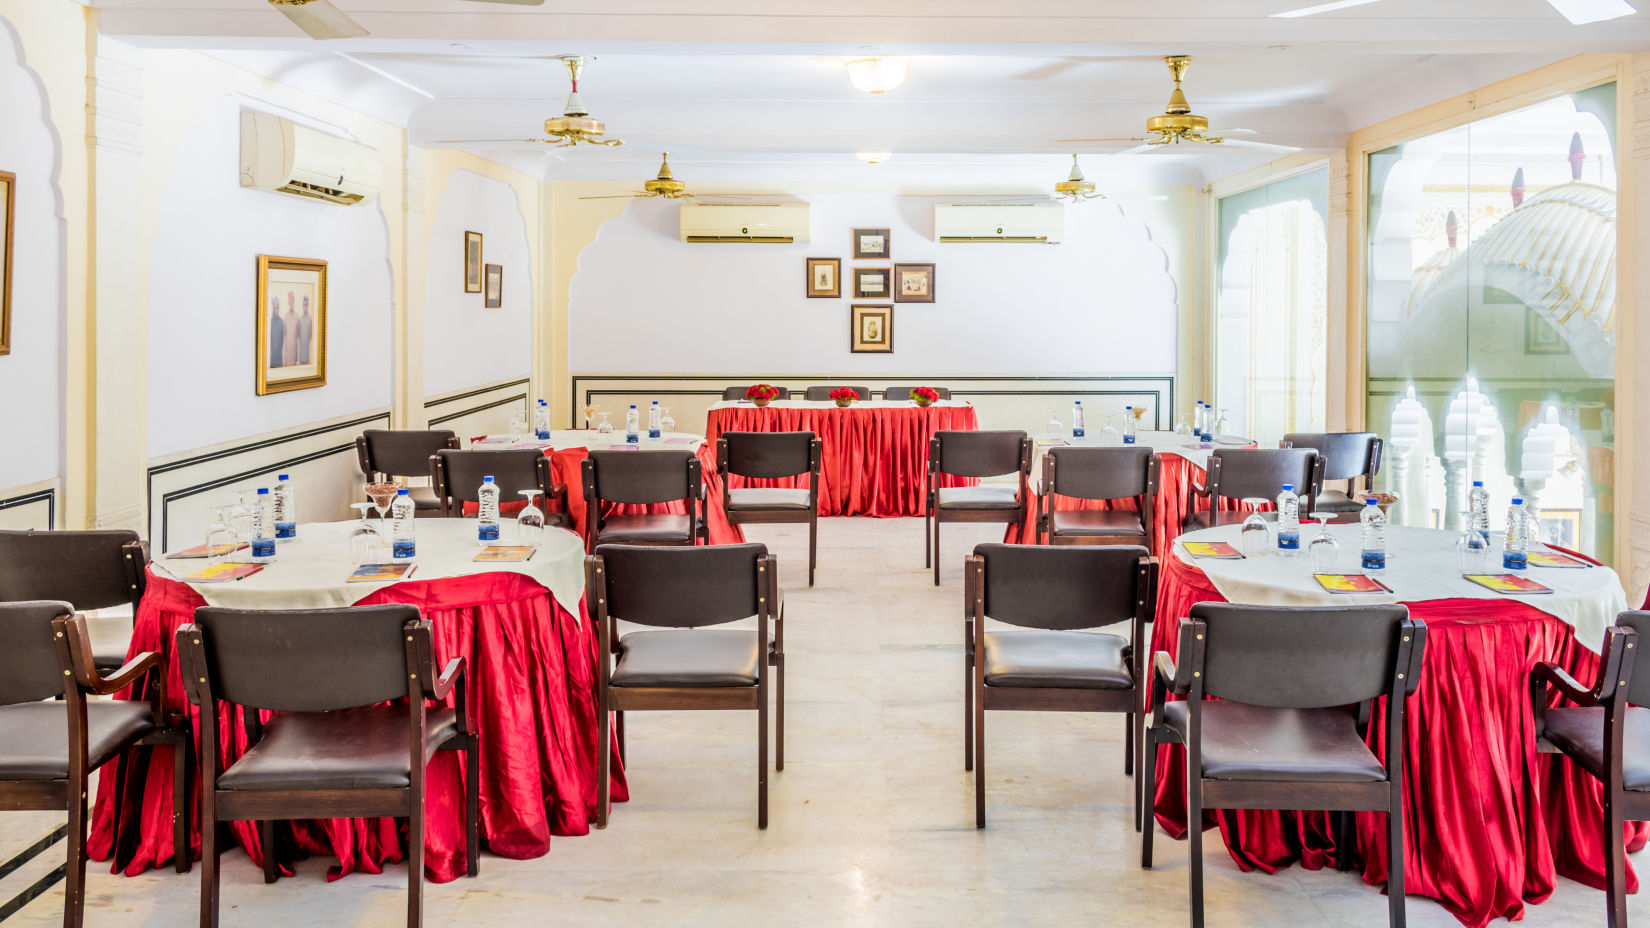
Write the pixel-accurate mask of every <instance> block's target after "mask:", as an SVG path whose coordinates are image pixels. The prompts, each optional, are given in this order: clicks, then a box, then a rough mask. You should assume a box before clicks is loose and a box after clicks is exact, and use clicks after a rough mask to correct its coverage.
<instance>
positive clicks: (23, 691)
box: [0, 601, 191, 928]
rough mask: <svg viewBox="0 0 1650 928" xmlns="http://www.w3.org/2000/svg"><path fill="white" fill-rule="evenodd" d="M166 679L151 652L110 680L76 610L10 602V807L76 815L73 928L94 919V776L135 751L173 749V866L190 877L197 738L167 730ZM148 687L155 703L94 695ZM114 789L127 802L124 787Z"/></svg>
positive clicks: (0, 804) (4, 796)
mask: <svg viewBox="0 0 1650 928" xmlns="http://www.w3.org/2000/svg"><path fill="white" fill-rule="evenodd" d="M164 673H165V668H164V667H163V666H162V664H161V659H160V655H158V654H155V653H154V652H150V651H146V652H144V653H142V654H138V655H136V656H135V657H133V658H132V660H131V661H130V662H129V663H127V664H126V665H125V666H123V667H121V668H120V669H119V670H118V671H116V672H115V673H114V674H112V675H110V676H107V677H105V676H102V675H100V674H99V673H98V672H97V669H96V668H95V667H93V666H92V655H91V649H90V643H89V641H88V639H87V635H86V620H85V619H84V618H83V617H81V616H77V615H75V614H74V607H73V606H71V605H69V604H68V603H66V602H50V601H39V602H14V603H0V809H3V810H5V811H8V812H10V811H22V810H28V809H39V810H56V811H61V812H67V813H68V816H69V824H68V841H67V843H68V860H67V861H66V862H65V863H64V866H63V879H64V888H65V898H64V900H63V924H64V926H65V928H79V926H80V925H82V924H83V923H84V917H85V907H86V827H87V819H86V800H87V794H88V791H89V789H90V787H89V784H88V782H87V781H88V778H89V777H90V776H91V773H92V771H94V770H97V769H99V768H101V767H102V766H103V765H104V764H106V763H108V762H109V761H111V760H113V759H115V758H116V757H119V756H121V755H122V754H124V753H126V752H127V751H128V750H129V749H131V748H133V747H137V746H139V745H149V744H166V745H170V746H171V747H172V770H173V776H172V781H173V791H172V799H173V803H174V805H173V816H172V859H173V862H174V864H175V865H176V867H177V870H178V872H179V873H187V872H189V858H190V854H191V845H190V842H189V811H188V802H187V800H186V797H187V796H188V792H187V788H188V787H187V771H188V758H189V751H188V750H187V748H186V747H185V746H186V745H187V744H188V738H189V734H188V732H187V731H184V732H176V731H172V730H170V729H167V728H166V727H165V721H164V719H165V715H164V713H163V712H162V711H161V696H160V686H161V684H160V679H161V675H162V674H164ZM145 683H147V684H148V696H149V698H148V699H147V700H130V701H127V700H111V699H99V700H95V701H93V700H88V699H87V698H86V697H87V696H94V695H95V696H111V695H113V694H115V693H118V692H120V691H121V690H124V689H126V688H127V687H129V686H141V685H143V684H145ZM53 697H60V698H56V699H54V698H53ZM112 792H113V795H114V796H115V797H116V801H117V802H118V801H119V797H120V794H121V790H119V789H116V790H113V791H112ZM116 817H117V818H118V817H119V812H118V810H117V812H116Z"/></svg>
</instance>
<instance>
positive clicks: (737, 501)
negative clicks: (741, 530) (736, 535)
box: [716, 432, 820, 586]
mask: <svg viewBox="0 0 1650 928" xmlns="http://www.w3.org/2000/svg"><path fill="white" fill-rule="evenodd" d="M819 444H820V443H819V439H818V438H816V437H815V436H814V433H812V432H723V433H722V437H721V438H719V439H717V440H716V471H717V473H718V474H720V475H721V477H722V508H723V509H725V510H727V513H728V521H729V522H731V523H733V524H734V525H745V524H758V523H775V522H805V523H807V525H808V585H809V586H813V585H814V565H815V563H816V562H817V561H818V559H819ZM798 474H807V475H808V488H807V489H806V490H794V489H788V488H785V487H745V488H741V489H737V490H735V489H731V488H730V487H729V480H728V476H729V475H736V476H740V477H752V478H758V479H763V478H770V479H772V478H780V477H795V476H797V475H798Z"/></svg>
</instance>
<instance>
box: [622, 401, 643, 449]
mask: <svg viewBox="0 0 1650 928" xmlns="http://www.w3.org/2000/svg"><path fill="white" fill-rule="evenodd" d="M641 422H642V418H641V415H640V414H639V413H637V412H636V406H635V404H631V406H630V411H629V412H627V413H625V414H624V440H625V444H628V445H634V444H639V443H640V442H641V436H639V435H638V434H637V429H638V428H640V427H641Z"/></svg>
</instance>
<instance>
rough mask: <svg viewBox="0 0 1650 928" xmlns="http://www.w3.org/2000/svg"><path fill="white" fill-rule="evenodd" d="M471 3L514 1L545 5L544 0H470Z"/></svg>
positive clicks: (524, 3)
mask: <svg viewBox="0 0 1650 928" xmlns="http://www.w3.org/2000/svg"><path fill="white" fill-rule="evenodd" d="M470 2H471V3H512V4H515V5H516V6H543V5H544V0H470Z"/></svg>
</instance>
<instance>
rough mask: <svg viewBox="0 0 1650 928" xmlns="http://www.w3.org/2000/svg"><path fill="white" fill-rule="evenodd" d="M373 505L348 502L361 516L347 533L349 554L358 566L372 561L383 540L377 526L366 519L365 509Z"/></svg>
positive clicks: (376, 555)
mask: <svg viewBox="0 0 1650 928" xmlns="http://www.w3.org/2000/svg"><path fill="white" fill-rule="evenodd" d="M374 505H375V504H374V503H350V504H349V506H350V508H351V509H354V510H356V511H357V512H358V514H359V515H360V517H361V521H359V522H357V523H356V524H355V527H354V528H352V529H350V533H349V556H350V559H351V560H353V561H354V562H355V563H356V564H357V565H358V566H359V565H361V564H371V563H373V562H374V559H375V558H377V557H378V551H379V545H380V544H381V542H382V541H383V538H382V536H381V535H379V533H378V527H377V526H375V525H373V524H372V522H371V521H370V520H368V519H367V510H369V509H371V508H372V507H373V506H374Z"/></svg>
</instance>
